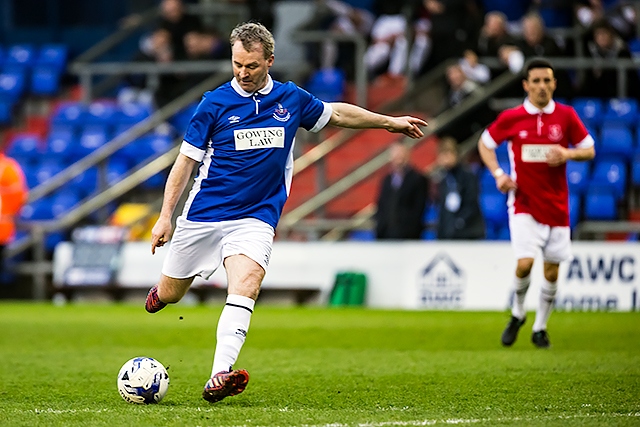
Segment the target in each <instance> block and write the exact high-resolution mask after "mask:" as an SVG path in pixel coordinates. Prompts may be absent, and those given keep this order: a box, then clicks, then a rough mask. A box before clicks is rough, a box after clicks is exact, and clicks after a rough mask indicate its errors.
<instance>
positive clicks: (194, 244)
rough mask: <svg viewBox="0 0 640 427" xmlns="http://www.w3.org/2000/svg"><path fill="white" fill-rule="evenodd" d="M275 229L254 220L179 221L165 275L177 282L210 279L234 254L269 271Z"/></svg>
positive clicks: (164, 265)
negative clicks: (194, 277)
mask: <svg viewBox="0 0 640 427" xmlns="http://www.w3.org/2000/svg"><path fill="white" fill-rule="evenodd" d="M274 234H275V233H274V230H273V227H271V226H270V225H269V224H267V223H265V222H263V221H260V220H259V219H255V218H243V219H238V220H234V221H221V222H194V221H189V220H188V219H186V218H185V217H184V216H182V215H181V216H179V217H178V219H177V221H176V230H175V232H174V233H173V237H172V238H171V244H170V246H169V252H168V253H167V256H166V258H165V259H164V264H163V265H162V274H164V275H165V276H168V277H172V278H174V279H185V278H187V277H193V276H202V277H203V278H205V279H208V278H209V277H210V276H211V275H212V274H213V273H214V272H215V271H216V270H217V269H218V267H220V264H222V262H223V260H224V259H225V258H226V257H228V256H231V255H240V254H242V255H246V256H247V257H249V258H251V259H252V260H254V261H255V262H257V263H258V264H260V266H261V267H262V268H263V269H264V270H265V271H267V266H268V265H269V258H270V257H271V249H272V247H273V236H274Z"/></svg>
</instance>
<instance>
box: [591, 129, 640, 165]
mask: <svg viewBox="0 0 640 427" xmlns="http://www.w3.org/2000/svg"><path fill="white" fill-rule="evenodd" d="M600 135H601V139H600V144H598V155H609V154H612V155H620V156H623V157H627V156H630V155H631V154H632V153H633V136H632V135H631V131H630V130H629V128H628V127H626V126H621V125H617V124H613V125H610V124H605V125H603V126H602V131H601V134H600Z"/></svg>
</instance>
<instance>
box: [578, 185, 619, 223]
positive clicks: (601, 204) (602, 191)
mask: <svg viewBox="0 0 640 427" xmlns="http://www.w3.org/2000/svg"><path fill="white" fill-rule="evenodd" d="M584 217H585V219H586V220H614V219H617V217H618V210H617V206H616V195H615V194H614V192H613V191H612V190H611V189H610V188H608V187H605V186H600V185H592V186H589V189H588V190H587V193H586V195H585V202H584Z"/></svg>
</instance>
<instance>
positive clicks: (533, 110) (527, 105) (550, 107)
mask: <svg viewBox="0 0 640 427" xmlns="http://www.w3.org/2000/svg"><path fill="white" fill-rule="evenodd" d="M522 105H523V106H524V109H525V110H526V111H527V113H529V114H542V113H544V114H551V113H553V112H554V111H555V109H556V102H555V101H554V100H553V99H551V100H549V103H548V104H547V105H546V107H544V108H543V109H540V108H538V107H536V106H535V105H533V104H532V103H531V101H529V98H527V99H525V100H524V103H523V104H522Z"/></svg>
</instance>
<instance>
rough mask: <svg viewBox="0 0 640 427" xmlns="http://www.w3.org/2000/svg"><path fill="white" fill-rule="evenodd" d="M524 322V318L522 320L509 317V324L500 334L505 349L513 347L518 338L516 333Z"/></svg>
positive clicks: (525, 319)
mask: <svg viewBox="0 0 640 427" xmlns="http://www.w3.org/2000/svg"><path fill="white" fill-rule="evenodd" d="M526 321H527V317H526V316H525V317H523V318H522V319H518V318H517V317H516V316H511V320H509V324H507V327H506V329H505V330H504V332H503V333H502V345H504V346H507V347H510V346H511V345H513V343H514V342H516V338H518V331H519V330H520V328H521V327H522V325H524V322H526Z"/></svg>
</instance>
